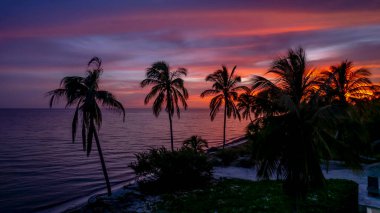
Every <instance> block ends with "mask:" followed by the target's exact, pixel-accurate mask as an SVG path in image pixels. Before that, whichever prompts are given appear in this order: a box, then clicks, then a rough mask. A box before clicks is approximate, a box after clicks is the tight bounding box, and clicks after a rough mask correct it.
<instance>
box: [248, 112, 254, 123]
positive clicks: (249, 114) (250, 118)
mask: <svg viewBox="0 0 380 213" xmlns="http://www.w3.org/2000/svg"><path fill="white" fill-rule="evenodd" d="M248 116H249V120H250V121H251V123H253V120H252V117H251V113H248Z"/></svg>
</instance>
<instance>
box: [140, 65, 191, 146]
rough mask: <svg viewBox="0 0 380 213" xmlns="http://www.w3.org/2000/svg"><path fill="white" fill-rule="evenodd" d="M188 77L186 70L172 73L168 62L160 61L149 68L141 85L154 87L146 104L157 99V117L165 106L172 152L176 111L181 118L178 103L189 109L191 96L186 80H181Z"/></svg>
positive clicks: (155, 103) (155, 109)
mask: <svg viewBox="0 0 380 213" xmlns="http://www.w3.org/2000/svg"><path fill="white" fill-rule="evenodd" d="M186 75H187V70H186V69H185V68H178V69H177V70H176V71H170V67H169V65H168V64H167V63H166V62H164V61H159V62H156V63H154V64H152V66H151V67H149V68H147V70H146V79H144V80H143V81H142V82H141V83H140V85H141V87H143V88H144V87H146V86H148V85H153V87H152V89H151V90H150V92H149V93H148V95H147V96H146V97H145V100H144V104H145V105H146V104H148V103H149V101H150V100H151V99H152V98H154V97H156V99H155V100H154V103H153V107H152V108H153V113H154V115H155V116H156V117H158V115H159V114H160V112H161V109H162V106H163V105H165V111H166V112H167V113H168V115H169V124H170V142H171V150H172V151H174V142H173V127H172V117H173V115H174V110H175V111H176V112H177V116H178V118H179V117H180V107H179V105H178V102H181V103H182V106H183V107H184V109H185V110H186V109H187V103H186V100H187V99H188V98H189V94H188V92H187V89H186V88H185V85H184V80H183V79H182V78H181V77H182V76H186Z"/></svg>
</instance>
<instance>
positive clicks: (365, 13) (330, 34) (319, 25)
mask: <svg viewBox="0 0 380 213" xmlns="http://www.w3.org/2000/svg"><path fill="white" fill-rule="evenodd" d="M297 47H303V48H304V49H305V50H306V54H307V59H308V61H309V65H310V67H311V68H317V69H325V68H327V67H329V66H331V65H336V64H338V63H340V62H341V61H343V60H346V59H347V60H351V61H353V62H354V65H355V66H357V67H365V68H368V69H369V70H370V71H371V72H372V73H373V76H372V80H373V82H375V83H380V1H379V0H361V1H358V0H319V1H310V0H304V1H302V0H282V1H280V0H263V1H259V0H255V1H250V0H236V1H232V0H231V1H227V0H218V1H204V0H192V1H174V0H140V1H135V0H129V1H127V0H118V1H116V0H107V1H104V0H91V1H83V0H66V1H58V0H33V1H31V0H29V1H27V0H1V1H0V108H47V107H48V102H49V98H47V97H46V96H45V94H46V92H48V91H50V90H52V89H56V88H58V87H59V82H60V80H61V79H62V78H63V77H65V76H72V75H79V76H84V75H85V71H86V65H87V62H88V61H89V60H90V59H91V58H92V57H93V56H98V57H100V58H101V59H102V60H103V68H104V72H103V75H102V77H101V85H100V87H101V89H105V90H109V91H111V92H112V93H113V94H114V95H115V96H116V97H117V98H118V99H119V100H120V101H121V102H122V103H123V105H124V106H125V107H126V108H139V107H150V106H144V104H143V100H144V97H145V95H146V94H147V92H148V90H149V88H144V89H142V88H140V85H139V83H140V82H141V81H142V80H143V79H144V76H145V70H146V68H147V67H149V66H150V65H151V64H152V63H154V62H156V61H162V60H164V61H166V62H167V63H169V64H170V66H171V68H172V69H173V70H175V69H176V68H178V67H185V68H187V69H188V76H187V77H185V78H184V80H185V86H186V87H187V88H188V89H189V93H190V98H189V101H188V103H189V107H190V108H206V107H207V106H208V102H207V101H208V100H207V99H206V100H204V99H201V98H200V97H199V94H200V93H201V92H202V91H203V90H205V89H208V88H209V87H210V86H211V84H210V83H206V82H205V80H204V79H205V77H206V76H207V75H208V74H210V73H212V72H213V71H215V70H217V69H219V68H220V67H221V65H226V66H227V67H229V68H230V69H232V67H233V66H234V65H237V74H238V75H240V76H242V78H243V82H244V83H245V84H247V83H248V82H249V79H250V77H252V75H263V74H265V72H266V71H267V70H268V68H269V66H270V64H271V61H273V60H274V59H276V58H278V57H280V56H282V55H284V54H285V53H286V51H287V50H288V49H290V48H297Z"/></svg>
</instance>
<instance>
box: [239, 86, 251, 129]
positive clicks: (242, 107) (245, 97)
mask: <svg viewBox="0 0 380 213" xmlns="http://www.w3.org/2000/svg"><path fill="white" fill-rule="evenodd" d="M251 93H252V91H251V89H249V88H247V90H246V91H245V92H244V93H242V94H240V95H239V98H238V103H237V105H236V106H237V109H238V110H239V112H240V113H241V116H242V117H243V118H244V119H249V120H250V121H251V123H252V122H253V120H252V116H251V111H252V110H253V106H254V103H253V102H254V100H253V99H254V96H252V94H251Z"/></svg>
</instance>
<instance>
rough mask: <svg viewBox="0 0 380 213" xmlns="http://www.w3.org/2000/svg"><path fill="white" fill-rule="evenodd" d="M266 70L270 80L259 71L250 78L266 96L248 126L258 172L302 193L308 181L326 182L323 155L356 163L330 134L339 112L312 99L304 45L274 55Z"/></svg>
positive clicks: (313, 79)
mask: <svg viewBox="0 0 380 213" xmlns="http://www.w3.org/2000/svg"><path fill="white" fill-rule="evenodd" d="M268 73H269V74H271V75H272V76H271V77H273V78H272V79H271V80H268V79H266V78H264V77H260V76H256V77H254V78H253V80H252V83H253V85H252V88H253V90H255V91H256V92H257V95H258V96H259V97H260V99H266V100H265V101H262V102H257V103H256V104H258V105H259V104H261V103H262V104H263V105H262V106H261V107H258V109H259V110H260V111H259V112H257V114H260V116H258V119H255V121H254V122H253V123H252V124H251V125H250V126H249V128H248V135H249V138H250V139H251V140H252V142H253V144H254V148H253V150H254V154H253V157H254V159H255V160H256V162H257V163H256V167H257V171H258V172H257V175H258V176H259V177H260V178H264V179H265V178H269V177H272V176H276V177H278V178H283V179H285V183H284V187H285V191H286V192H287V193H289V194H290V195H293V196H296V197H299V196H301V197H302V196H304V195H305V193H306V190H307V188H308V187H309V186H322V185H324V183H325V181H324V176H323V173H322V169H321V166H320V163H321V161H322V159H323V160H329V159H331V158H332V155H333V154H335V156H339V158H340V159H342V160H344V161H346V163H347V164H349V165H351V166H359V164H358V156H357V155H356V153H354V152H353V150H352V149H350V147H349V146H347V145H345V144H343V143H342V142H341V141H337V140H335V138H334V137H333V135H332V134H331V129H333V128H335V125H336V124H337V121H338V119H339V118H338V117H337V115H338V114H339V111H338V110H337V109H336V108H334V107H332V106H324V107H321V108H320V107H318V106H317V105H313V104H311V102H310V100H311V98H312V97H313V96H315V94H317V93H316V91H315V90H316V88H317V86H318V81H317V77H316V75H315V73H314V70H312V69H308V68H307V64H306V55H305V52H304V50H303V49H302V48H299V49H296V50H289V51H288V53H287V56H285V57H282V58H278V59H276V60H274V62H273V64H272V66H271V68H270V69H269V71H268ZM254 110H256V107H255V108H254Z"/></svg>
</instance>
